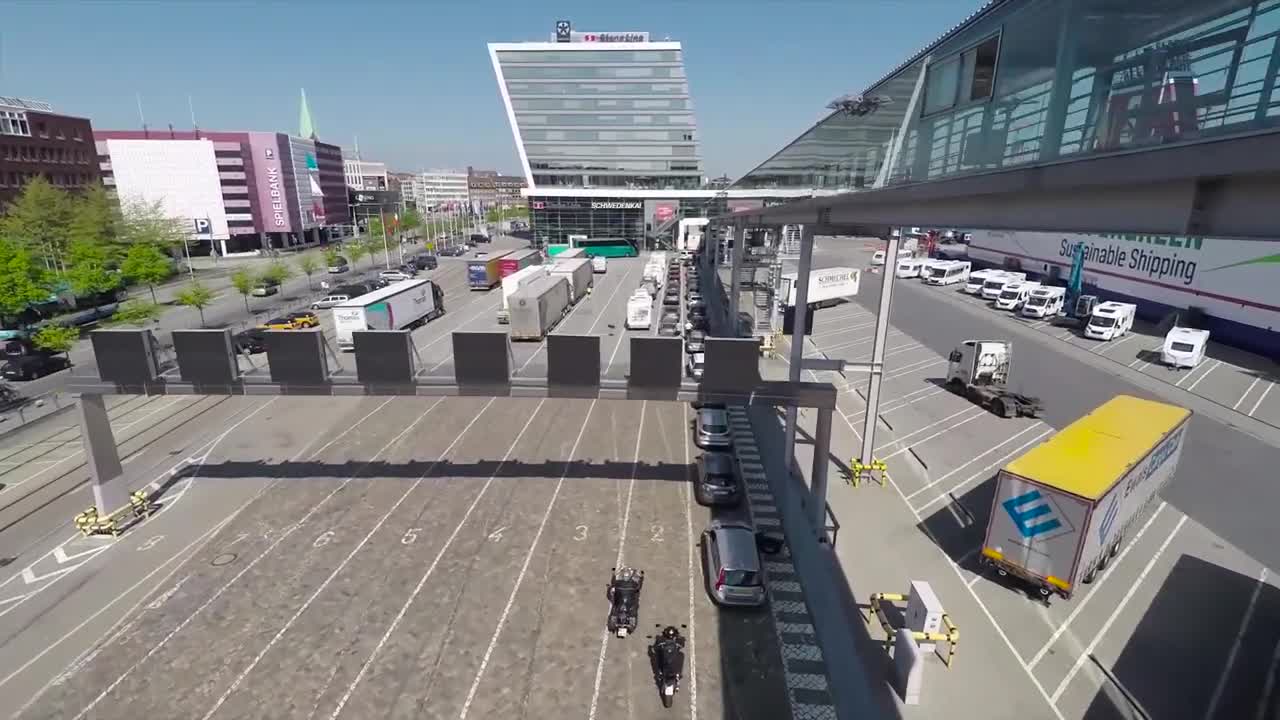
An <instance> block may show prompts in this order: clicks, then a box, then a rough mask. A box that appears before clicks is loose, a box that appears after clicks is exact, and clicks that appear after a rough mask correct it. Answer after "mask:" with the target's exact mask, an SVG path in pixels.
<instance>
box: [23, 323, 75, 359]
mask: <svg viewBox="0 0 1280 720" xmlns="http://www.w3.org/2000/svg"><path fill="white" fill-rule="evenodd" d="M79 339H80V328H77V327H69V326H67V325H59V324H57V323H50V324H48V325H45V326H44V327H42V328H40V329H39V330H37V331H36V334H35V335H34V336H32V338H31V341H32V342H33V343H35V346H36V347H38V348H40V349H41V350H45V351H47V352H53V353H67V357H71V348H73V347H75V344H76V341H77V340H79Z"/></svg>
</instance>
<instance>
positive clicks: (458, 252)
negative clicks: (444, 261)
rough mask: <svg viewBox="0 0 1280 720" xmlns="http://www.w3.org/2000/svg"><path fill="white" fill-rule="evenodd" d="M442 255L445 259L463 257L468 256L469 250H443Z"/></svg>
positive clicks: (449, 248)
mask: <svg viewBox="0 0 1280 720" xmlns="http://www.w3.org/2000/svg"><path fill="white" fill-rule="evenodd" d="M440 254H441V255H442V256H444V257H462V256H463V255H466V254H467V250H466V248H460V247H447V248H445V249H443V250H441V251H440Z"/></svg>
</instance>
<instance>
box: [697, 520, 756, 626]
mask: <svg viewBox="0 0 1280 720" xmlns="http://www.w3.org/2000/svg"><path fill="white" fill-rule="evenodd" d="M702 570H703V574H704V576H705V577H706V580H707V592H708V593H709V594H710V595H711V601H712V602H714V603H715V604H717V605H739V606H747V607H759V606H760V605H763V604H764V603H765V592H764V577H763V573H762V572H761V567H760V553H759V551H758V550H757V549H756V534H755V531H754V530H752V528H751V526H749V525H746V524H743V523H738V522H724V521H720V520H715V521H712V523H711V525H710V526H709V527H708V528H707V529H706V530H704V531H703V533H702Z"/></svg>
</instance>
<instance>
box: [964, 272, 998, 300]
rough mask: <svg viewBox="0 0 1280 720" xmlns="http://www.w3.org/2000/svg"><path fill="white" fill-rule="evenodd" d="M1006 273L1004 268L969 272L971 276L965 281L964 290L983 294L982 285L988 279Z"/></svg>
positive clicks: (969, 292)
mask: <svg viewBox="0 0 1280 720" xmlns="http://www.w3.org/2000/svg"><path fill="white" fill-rule="evenodd" d="M1002 274H1004V271H1003V270H993V269H986V270H974V271H973V272H971V273H969V278H968V279H967V280H965V281H964V291H965V292H966V293H968V294H970V295H980V294H982V286H983V284H984V283H986V282H987V280H989V279H991V278H993V277H996V276H997V275H1002Z"/></svg>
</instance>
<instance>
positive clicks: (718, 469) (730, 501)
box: [693, 451, 742, 506]
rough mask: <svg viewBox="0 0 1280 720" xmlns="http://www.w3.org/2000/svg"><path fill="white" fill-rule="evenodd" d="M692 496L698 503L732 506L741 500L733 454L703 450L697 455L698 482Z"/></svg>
mask: <svg viewBox="0 0 1280 720" xmlns="http://www.w3.org/2000/svg"><path fill="white" fill-rule="evenodd" d="M693 497H694V499H696V500H697V501H698V504H699V505H719V506H733V505H737V504H738V503H740V502H742V491H741V490H740V489H739V487H738V473H737V469H736V468H735V467H734V462H733V455H731V454H729V453H726V452H710V451H708V452H704V453H702V455H701V456H699V457H698V482H697V484H695V485H694V486H693Z"/></svg>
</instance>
